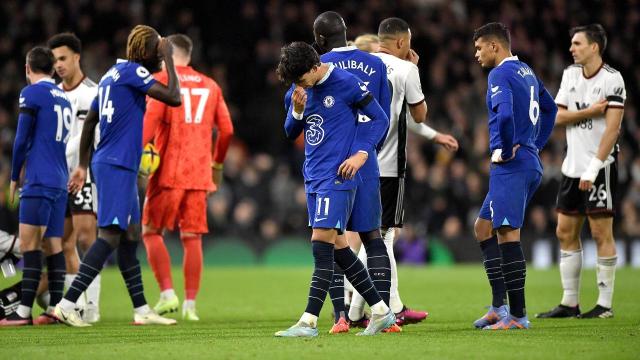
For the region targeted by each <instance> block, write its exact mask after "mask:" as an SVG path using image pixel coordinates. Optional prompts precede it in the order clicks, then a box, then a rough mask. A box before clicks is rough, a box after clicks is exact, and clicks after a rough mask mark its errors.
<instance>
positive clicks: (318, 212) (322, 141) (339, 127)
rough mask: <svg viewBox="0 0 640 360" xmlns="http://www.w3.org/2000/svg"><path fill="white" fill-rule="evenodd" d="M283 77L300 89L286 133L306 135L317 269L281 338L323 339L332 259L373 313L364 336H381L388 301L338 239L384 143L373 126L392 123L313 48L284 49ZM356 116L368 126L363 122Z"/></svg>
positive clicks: (389, 318) (360, 86) (361, 87)
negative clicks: (367, 167)
mask: <svg viewBox="0 0 640 360" xmlns="http://www.w3.org/2000/svg"><path fill="white" fill-rule="evenodd" d="M277 72H278V75H279V77H280V79H282V81H283V82H285V83H287V84H291V83H294V84H295V85H297V86H296V89H295V90H294V91H293V94H292V98H291V102H292V103H291V104H290V105H289V104H285V107H287V119H286V121H285V132H286V135H287V137H288V138H291V139H295V138H297V137H298V135H300V133H302V132H304V137H305V158H306V160H305V163H304V169H303V174H304V178H305V188H306V189H305V190H306V193H307V208H308V213H309V226H310V227H311V228H312V229H313V232H312V235H311V244H312V249H313V257H314V260H315V261H314V264H315V268H314V272H313V276H312V278H311V285H310V286H309V296H308V299H307V307H306V310H305V312H304V313H303V314H302V317H301V318H300V320H299V321H298V322H297V323H296V324H295V325H293V326H292V327H290V328H289V329H287V330H284V331H278V332H276V334H275V335H276V336H284V337H298V336H302V337H310V336H317V335H318V329H317V323H318V316H319V315H320V310H321V309H322V305H323V303H324V300H325V298H326V295H327V291H328V290H329V286H330V285H331V280H332V277H333V262H334V259H335V262H336V263H337V264H338V265H339V266H340V267H341V268H342V269H344V271H345V275H346V277H347V279H348V280H349V281H350V282H351V283H352V284H354V286H355V287H356V290H357V291H358V292H360V293H361V294H362V295H363V296H364V298H365V299H366V300H367V303H368V304H369V305H370V306H371V310H372V318H371V321H370V323H369V326H368V327H367V329H365V330H364V332H362V333H360V334H361V335H375V334H376V333H378V332H380V331H382V330H383V329H385V328H388V327H389V326H391V325H392V324H393V323H394V322H395V316H394V314H393V312H392V311H391V310H390V309H389V307H388V306H387V305H386V304H385V303H384V301H382V298H381V297H380V294H379V293H378V292H377V291H376V289H375V287H374V285H373V282H372V281H371V277H369V273H368V272H367V270H366V269H365V267H364V265H363V264H362V262H360V260H358V258H357V257H356V256H355V254H354V253H353V252H352V251H351V250H350V249H349V246H348V244H347V243H346V241H344V238H342V237H341V238H338V234H341V233H343V232H344V230H345V226H346V224H347V222H348V221H349V216H350V214H351V208H352V205H353V199H354V196H355V189H356V186H357V183H358V181H359V176H358V170H359V169H360V168H361V167H362V165H363V164H364V163H365V161H367V157H368V154H369V153H371V152H372V151H374V148H375V146H376V145H377V144H378V143H379V141H380V139H381V136H383V135H382V134H379V133H377V132H376V131H375V130H374V129H375V127H372V126H371V123H374V122H376V121H389V119H388V118H387V116H386V114H385V113H384V111H383V110H382V108H380V105H379V104H378V102H377V101H376V100H375V99H374V97H373V95H372V94H371V93H370V92H369V90H367V87H366V85H365V84H364V83H362V82H360V81H359V80H358V79H357V78H356V77H355V76H353V75H351V74H349V73H348V72H346V71H345V70H342V69H340V68H337V67H334V66H333V65H329V64H326V63H321V62H320V58H319V56H318V54H317V53H316V51H315V50H314V49H313V48H312V47H311V46H310V45H308V44H305V43H302V42H294V43H292V44H290V45H287V46H285V47H284V48H283V49H282V53H281V56H280V63H279V64H278V70H277ZM358 111H361V112H362V114H364V115H366V116H367V117H369V119H370V121H369V122H364V123H362V122H358V121H357V120H356V119H357V118H356V116H357V112H358ZM363 124H364V125H363ZM356 128H357V129H358V131H357V132H356ZM340 239H342V240H340ZM336 240H338V241H337V242H336ZM334 249H335V250H334Z"/></svg>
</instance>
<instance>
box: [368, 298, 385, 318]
mask: <svg viewBox="0 0 640 360" xmlns="http://www.w3.org/2000/svg"><path fill="white" fill-rule="evenodd" d="M388 312H389V307H388V306H387V304H385V303H384V301H382V300H380V301H379V302H378V303H377V304H374V305H373V306H371V315H385V314H386V313H388Z"/></svg>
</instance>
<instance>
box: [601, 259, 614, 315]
mask: <svg viewBox="0 0 640 360" xmlns="http://www.w3.org/2000/svg"><path fill="white" fill-rule="evenodd" d="M617 260H618V257H617V256H615V255H614V256H610V257H600V256H598V263H597V265H596V279H597V280H598V291H599V293H600V294H599V295H598V303H597V304H598V305H600V306H602V307H606V308H607V309H611V303H612V300H613V283H614V281H615V279H616V262H617Z"/></svg>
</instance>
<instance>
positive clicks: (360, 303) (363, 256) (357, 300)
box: [349, 246, 367, 321]
mask: <svg viewBox="0 0 640 360" xmlns="http://www.w3.org/2000/svg"><path fill="white" fill-rule="evenodd" d="M358 259H360V261H362V264H364V267H365V268H366V267H367V251H366V250H365V249H364V246H360V251H359V252H358ZM364 304H365V301H364V298H363V297H362V295H360V294H359V293H358V292H357V291H356V290H355V289H354V290H353V297H352V298H351V305H350V306H349V319H351V320H352V321H357V320H360V319H362V317H363V316H364Z"/></svg>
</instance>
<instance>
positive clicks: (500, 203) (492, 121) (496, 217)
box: [473, 23, 557, 330]
mask: <svg viewBox="0 0 640 360" xmlns="http://www.w3.org/2000/svg"><path fill="white" fill-rule="evenodd" d="M473 39H474V42H475V49H476V53H475V55H476V59H477V60H478V62H479V63H480V65H481V66H482V67H484V68H492V70H491V72H490V73H489V78H488V86H487V87H488V89H487V96H486V103H487V110H488V114H489V123H488V125H489V148H490V149H489V150H490V151H491V169H490V173H489V192H488V194H487V196H486V198H485V200H484V203H483V204H482V208H481V209H480V213H479V214H478V218H477V219H476V223H475V228H474V230H475V235H476V239H477V240H478V242H479V243H480V248H481V249H482V253H483V255H484V266H485V270H486V273H487V277H488V278H489V283H490V285H491V290H492V294H493V300H492V306H491V307H490V308H489V311H488V312H487V314H485V315H484V316H483V317H481V318H480V319H478V320H476V321H475V322H474V326H475V327H476V328H482V329H488V330H507V329H527V328H529V320H528V317H527V314H526V307H525V296H524V293H525V291H524V287H525V278H526V263H525V259H524V254H523V253H522V247H521V245H520V228H521V227H522V224H523V220H524V213H525V209H526V206H527V204H528V202H529V199H531V197H532V196H533V194H534V193H535V191H536V189H537V188H538V185H539V184H540V180H541V177H542V167H541V165H540V158H539V156H538V152H539V151H540V150H541V149H542V148H543V147H544V145H545V144H546V143H547V140H548V139H549V136H550V135H551V131H552V130H553V124H554V121H555V115H556V112H557V107H556V106H555V103H554V102H553V98H551V95H549V93H548V92H547V90H546V89H545V88H544V85H543V84H542V82H541V81H540V80H538V79H537V78H536V76H535V74H534V72H533V70H532V69H531V68H530V67H529V66H528V65H527V64H525V63H524V62H522V61H520V60H519V59H518V57H517V56H513V55H512V54H511V39H510V35H509V31H508V29H507V28H506V27H505V26H504V25H503V24H500V23H489V24H486V25H484V26H482V27H480V28H479V29H477V30H476V32H475V34H474V36H473ZM507 296H508V299H509V300H508V302H509V304H508V305H507V304H506V300H505V297H507Z"/></svg>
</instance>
